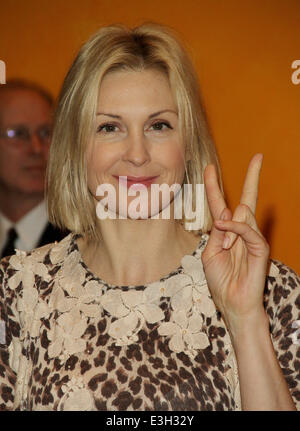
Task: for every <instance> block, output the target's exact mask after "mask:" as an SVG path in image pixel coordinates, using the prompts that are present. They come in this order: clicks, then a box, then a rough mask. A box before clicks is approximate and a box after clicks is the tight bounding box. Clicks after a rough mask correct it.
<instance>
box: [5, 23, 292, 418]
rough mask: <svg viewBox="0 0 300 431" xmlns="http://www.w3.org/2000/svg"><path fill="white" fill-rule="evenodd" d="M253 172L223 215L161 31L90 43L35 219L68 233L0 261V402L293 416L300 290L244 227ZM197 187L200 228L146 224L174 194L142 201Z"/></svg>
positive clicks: (209, 147) (74, 74) (64, 100)
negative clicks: (201, 188)
mask: <svg viewBox="0 0 300 431" xmlns="http://www.w3.org/2000/svg"><path fill="white" fill-rule="evenodd" d="M261 164H262V155H261V154H256V155H255V156H254V157H253V158H252V160H251V162H250V164H249V169H248V172H247V175H246V180H245V184H244V187H243V191H242V197H241V201H240V205H239V206H238V207H237V208H236V210H235V211H234V213H232V212H231V211H230V209H229V208H228V207H227V205H226V203H225V201H224V197H223V190H222V183H221V175H220V169H219V163H218V158H217V154H216V150H215V147H214V145H213V143H212V141H211V139H210V137H209V133H208V130H207V127H206V122H205V117H204V114H203V111H202V108H201V101H200V97H199V90H198V87H197V80H196V75H195V73H194V70H193V67H192V65H191V64H190V62H189V60H188V58H187V56H186V54H185V52H184V50H183V49H182V48H181V46H180V44H179V43H178V42H177V41H176V38H175V37H174V36H173V35H172V34H171V32H170V31H168V30H166V29H165V28H164V27H161V26H159V25H154V24H145V25H142V26H140V27H137V28H136V29H134V30H129V29H127V28H124V27H121V26H110V27H106V28H102V29H101V30H100V31H99V32H98V33H96V34H95V35H94V36H93V37H92V38H91V39H90V40H89V41H88V42H87V43H86V44H85V45H84V46H83V47H82V49H81V50H80V52H79V54H78V56H77V58H76V59H75V61H74V63H73V65H72V67H71V69H70V71H69V73H68V75H67V77H66V79H65V81H64V85H63V88H62V91H61V94H60V98H59V102H58V108H57V113H56V121H55V129H54V135H53V141H52V146H51V152H50V160H49V170H48V206H49V214H50V217H51V220H52V221H53V222H54V223H55V224H56V225H57V226H59V227H61V228H67V229H70V231H71V232H72V233H71V234H70V235H69V236H68V237H67V238H65V239H64V240H63V241H61V242H60V243H58V244H50V245H47V246H45V247H43V248H39V249H36V250H34V251H32V252H31V253H27V255H26V253H25V252H21V251H17V254H16V256H12V257H10V258H6V259H4V260H3V261H2V264H1V270H0V281H1V286H2V289H1V299H2V301H1V319H2V340H1V342H3V344H2V345H1V368H0V369H1V388H2V393H1V396H2V402H1V407H2V408H3V409H28V410H97V409H98V410H240V409H243V410H295V409H296V407H299V406H300V398H299V377H297V372H296V364H297V359H296V355H297V352H298V348H299V346H298V345H297V340H296V339H295V336H294V335H295V326H294V322H295V321H297V319H299V286H300V280H299V278H298V277H297V275H296V274H295V273H294V272H293V271H292V270H291V269H290V268H288V267H287V266H285V265H284V264H282V263H281V262H279V261H275V260H272V261H271V260H270V259H269V246H268V244H267V242H266V240H265V239H264V237H263V235H262V234H261V232H260V231H259V228H258V227H257V224H256V220H255V207H256V201H257V190H258V182H259V172H260V169H261ZM126 180H127V184H126V182H125V181H126ZM203 182H204V184H205V191H206V193H205V196H204V201H203V202H201V208H200V210H201V211H202V210H203V209H204V219H203V223H202V226H201V229H200V228H198V229H197V230H195V227H194V226H192V231H189V230H188V228H190V227H191V224H188V218H187V216H186V214H185V213H184V214H183V216H182V218H180V217H177V216H175V213H174V211H170V213H169V214H170V216H169V217H166V218H164V219H163V218H159V215H160V214H161V213H162V212H163V211H164V210H165V209H166V208H169V209H171V210H174V208H175V206H176V205H178V202H181V203H183V202H184V201H182V199H183V197H182V196H181V195H179V194H178V192H176V193H175V191H174V189H172V190H173V192H171V193H170V194H169V198H166V197H163V196H161V195H159V196H158V197H157V196H156V204H157V206H156V207H155V206H154V209H153V207H152V206H151V205H150V204H151V202H152V201H151V199H153V200H155V196H154V187H153V188H151V187H150V186H161V185H163V184H164V185H166V186H169V187H170V188H171V187H172V185H174V184H179V185H183V184H187V183H189V184H192V185H193V193H192V200H193V205H194V208H195V206H196V207H197V202H196V198H197V195H196V194H195V187H196V185H197V184H198V185H199V184H201V183H203ZM219 183H220V185H219ZM99 185H100V186H102V185H106V187H107V190H108V191H110V190H114V191H115V195H114V194H112V195H110V196H109V193H108V194H106V195H104V194H101V192H99V188H98V187H99ZM129 186H132V188H130V189H129V188H128V187H129ZM138 190H140V193H141V196H142V195H143V198H144V199H143V200H140V201H139V203H138V204H137V203H136V201H135V199H137V197H135V193H136V192H137V191H138ZM137 195H138V193H137ZM178 196H179V198H178ZM115 197H117V199H115ZM120 197H121V198H120ZM118 198H119V199H118ZM120 199H121V200H120ZM122 199H123V200H122ZM124 204H126V205H124ZM148 204H149V205H148ZM155 208H156V209H155ZM177 208H180V205H179V206H178V207H177ZM105 211H108V213H109V214H110V215H111V217H105V215H104V214H105ZM198 211H199V208H198ZM97 215H98V216H97ZM226 238H228V240H229V243H228V242H227V241H226ZM297 378H298V380H297Z"/></svg>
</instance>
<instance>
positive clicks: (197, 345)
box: [0, 234, 300, 411]
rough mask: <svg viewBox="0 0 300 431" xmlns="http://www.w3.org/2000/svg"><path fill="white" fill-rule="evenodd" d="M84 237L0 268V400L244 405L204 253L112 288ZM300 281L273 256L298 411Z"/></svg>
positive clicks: (269, 299)
mask: <svg viewBox="0 0 300 431" xmlns="http://www.w3.org/2000/svg"><path fill="white" fill-rule="evenodd" d="M77 238H78V237H77V236H76V235H74V234H70V235H69V236H67V237H66V238H65V239H63V240H62V241H61V242H60V243H58V244H57V243H55V244H49V245H46V246H44V247H41V248H39V249H36V250H33V251H32V252H28V253H25V252H22V251H17V254H16V255H14V256H12V257H8V258H5V259H3V260H2V261H1V265H0V286H1V289H0V306H1V316H0V318H1V321H0V409H2V410H155V411H159V410H177V411H182V410H186V411H190V410H240V409H241V401H240V390H239V381H238V372H237V364H236V358H235V355H234V351H233V348H232V345H231V342H230V337H229V335H228V332H227V330H226V327H225V325H224V322H223V320H222V316H221V315H220V313H219V312H218V311H217V310H216V308H215V305H214V303H213V301H212V299H211V296H210V293H209V290H208V287H207V283H206V280H205V275H204V272H203V268H202V262H201V253H202V251H203V250H204V248H205V245H206V243H207V240H208V238H209V236H208V235H207V234H205V235H202V237H201V239H200V242H199V245H198V247H197V249H196V250H195V251H194V253H193V254H192V255H186V256H184V257H183V259H182V261H181V265H180V267H179V268H177V269H176V270H175V271H173V272H172V273H170V274H169V275H168V276H166V277H164V278H162V279H161V280H159V281H157V282H155V283H151V284H147V285H145V286H111V285H108V284H107V283H105V282H104V281H103V280H101V279H100V278H99V277H96V276H95V275H94V274H93V273H92V272H91V271H90V270H89V269H88V268H87V266H86V265H85V264H84V262H83V261H82V258H81V255H80V252H79V249H78V247H77V241H76V240H77ZM299 288H300V279H299V277H298V276H297V274H296V273H295V272H293V271H292V270H291V269H290V268H288V267H287V266H285V265H284V264H283V263H281V262H279V261H276V260H272V259H271V260H270V266H269V270H268V275H267V277H266V284H265V292H264V294H265V295H264V304H265V308H266V310H267V313H268V316H269V319H270V332H271V337H272V341H273V345H274V348H275V351H276V353H277V357H278V359H279V362H280V366H281V368H282V370H283V373H284V376H285V378H286V380H287V383H288V386H289V389H290V392H291V395H292V397H293V400H294V402H295V404H296V406H297V408H300V376H299V369H300V349H299V344H300V339H299V338H300V337H299V336H298V333H299V332H300V329H297V328H300V289H299Z"/></svg>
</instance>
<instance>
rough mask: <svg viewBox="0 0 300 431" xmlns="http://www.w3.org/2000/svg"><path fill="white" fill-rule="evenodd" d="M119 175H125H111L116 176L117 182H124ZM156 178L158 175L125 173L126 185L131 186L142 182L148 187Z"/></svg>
mask: <svg viewBox="0 0 300 431" xmlns="http://www.w3.org/2000/svg"><path fill="white" fill-rule="evenodd" d="M121 176H122V177H126V175H120V176H116V175H113V177H114V178H116V179H117V180H118V181H119V183H121V184H122V183H123V184H124V183H126V180H125V179H123V178H120V177H121ZM156 178H158V175H157V176H154V177H145V176H143V177H133V176H131V175H127V187H131V186H132V185H140V184H143V185H144V186H146V187H150V186H151V184H152V183H153V182H154V180H155V179H156ZM124 185H125V184H124Z"/></svg>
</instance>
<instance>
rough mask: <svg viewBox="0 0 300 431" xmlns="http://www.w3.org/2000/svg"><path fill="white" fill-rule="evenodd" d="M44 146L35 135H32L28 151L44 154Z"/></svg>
mask: <svg viewBox="0 0 300 431" xmlns="http://www.w3.org/2000/svg"><path fill="white" fill-rule="evenodd" d="M44 149H45V145H44V144H43V142H42V140H41V139H40V137H39V136H38V135H37V134H36V133H32V134H31V137H30V150H31V151H32V152H33V153H36V154H41V153H43V152H44Z"/></svg>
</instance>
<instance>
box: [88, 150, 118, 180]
mask: <svg viewBox="0 0 300 431" xmlns="http://www.w3.org/2000/svg"><path fill="white" fill-rule="evenodd" d="M113 163H114V160H113V157H112V156H111V155H110V154H108V153H107V152H105V151H92V152H91V153H90V154H88V157H87V176H88V182H89V185H90V186H93V187H95V186H98V185H99V182H101V183H102V182H103V181H104V180H105V176H106V175H107V172H108V171H109V169H110V168H111V166H112V165H113Z"/></svg>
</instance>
